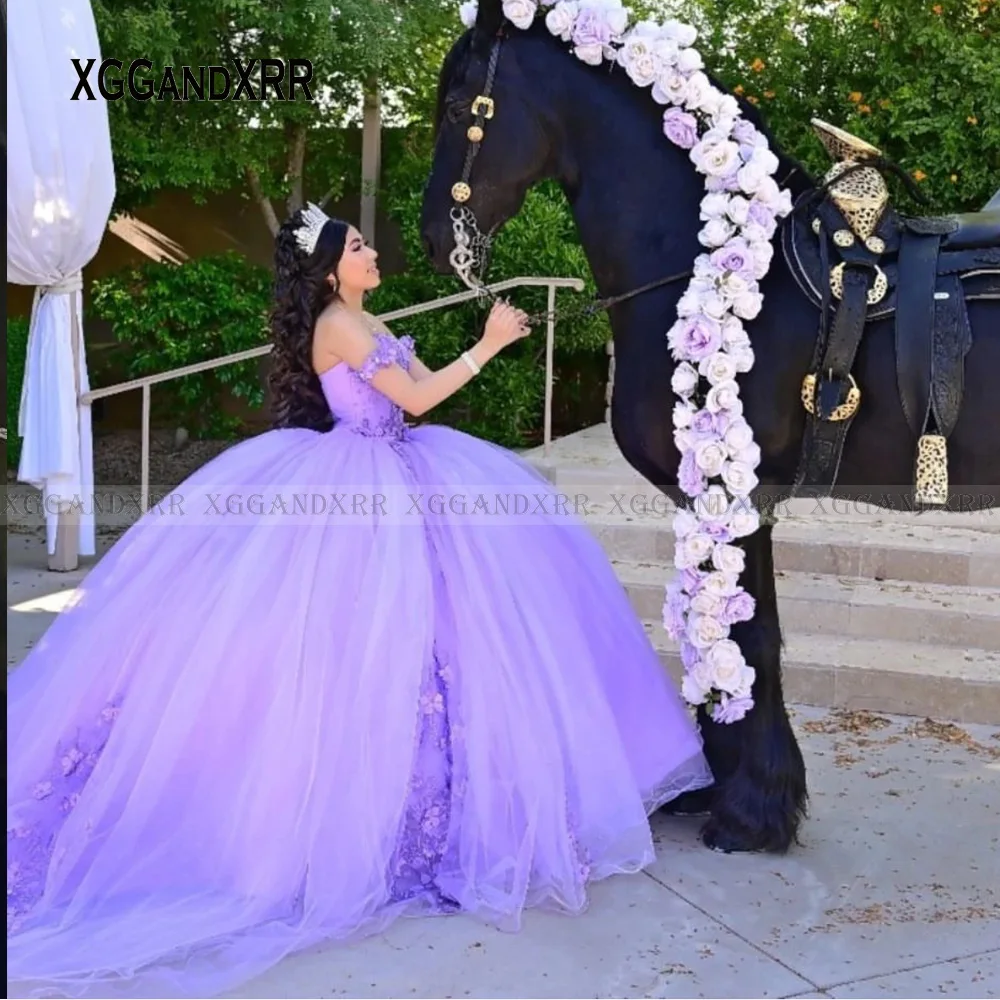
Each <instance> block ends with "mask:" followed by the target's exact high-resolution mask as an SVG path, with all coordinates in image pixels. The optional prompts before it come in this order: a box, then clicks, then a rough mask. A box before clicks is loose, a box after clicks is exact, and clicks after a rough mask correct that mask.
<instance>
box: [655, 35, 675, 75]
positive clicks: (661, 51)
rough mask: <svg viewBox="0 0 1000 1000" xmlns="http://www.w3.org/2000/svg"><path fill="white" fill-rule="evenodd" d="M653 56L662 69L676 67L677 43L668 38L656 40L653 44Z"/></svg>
mask: <svg viewBox="0 0 1000 1000" xmlns="http://www.w3.org/2000/svg"><path fill="white" fill-rule="evenodd" d="M653 55H654V56H656V61H657V63H658V64H659V66H660V67H661V70H662V69H665V68H667V67H669V66H676V65H677V43H676V42H673V41H671V40H670V39H669V38H662V37H661V38H657V39H656V41H655V42H653Z"/></svg>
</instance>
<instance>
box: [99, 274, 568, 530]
mask: <svg viewBox="0 0 1000 1000" xmlns="http://www.w3.org/2000/svg"><path fill="white" fill-rule="evenodd" d="M531 287H534V288H548V292H549V294H548V308H547V312H548V319H547V321H546V329H545V429H544V437H543V452H544V454H545V456H546V457H548V454H549V448H550V447H551V444H552V385H553V375H554V352H555V316H554V313H555V304H556V289H557V288H569V289H572V290H573V291H575V292H582V291H583V289H584V287H585V285H584V282H583V281H582V280H581V279H580V278H536V277H521V278H508V279H507V280H506V281H498V282H496V283H495V284H493V285H489V286H488V288H489V289H490V291H492V292H505V291H508V290H509V289H511V288H531ZM480 295H481V293H480V292H478V291H476V290H475V289H469V290H468V291H464V292H456V293H455V294H454V295H446V296H444V297H443V298H440V299H432V300H431V301H429V302H420V303H418V304H417V305H415V306H405V307H404V308H402V309H393V310H391V311H390V312H385V313H380V314H379V316H378V319H380V320H382V322H384V323H389V322H391V321H393V320H397V319H406V318H408V317H410V316H417V315H419V314H420V313H425V312H431V311H433V310H436V309H444V308H445V307H447V306H453V305H459V304H460V303H462V302H469V301H471V300H473V299H476V298H478V297H479V296H480ZM273 346H274V345H273V344H263V345H261V346H260V347H252V348H250V349H248V350H246V351H238V352H236V353H235V354H227V355H226V356H225V357H222V358H215V359H213V360H212V361H199V362H198V363H197V364H193V365H185V366H184V367H182V368H174V369H172V370H171V371H166V372H158V373H157V374H155V375H143V376H142V377H141V378H135V379H130V380H129V381H128V382H119V383H117V384H116V385H109V386H105V387H103V388H101V389H92V390H90V392H85V393H83V394H82V395H81V396H80V403H81V404H83V405H89V404H91V403H93V402H94V401H95V400H97V399H106V398H107V397H108V396H117V395H120V394H121V393H123V392H130V391H131V390H133V389H141V390H142V483H141V491H142V492H141V499H140V503H141V509H142V510H144V511H145V510H146V509H147V507H148V505H149V424H150V413H151V409H152V407H151V399H152V387H153V386H154V385H156V384H157V383H159V382H170V381H172V380H173V379H178V378H183V377H184V376H186V375H196V374H198V373H199V372H206V371H211V370H212V369H213V368H221V367H223V366H224V365H233V364H237V363H238V362H240V361H247V360H249V359H251V358H259V357H263V356H264V355H266V354H269V353H270V352H271V350H272V349H273Z"/></svg>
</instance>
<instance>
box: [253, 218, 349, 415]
mask: <svg viewBox="0 0 1000 1000" xmlns="http://www.w3.org/2000/svg"><path fill="white" fill-rule="evenodd" d="M301 223H302V211H301V210H299V211H297V212H294V213H293V214H292V215H290V216H289V217H288V218H287V219H286V220H285V221H284V223H282V226H281V228H280V229H279V230H278V235H277V237H276V238H275V248H274V272H275V281H274V307H273V309H272V311H271V338H272V341H273V347H272V349H271V371H270V373H269V375H268V387H269V388H270V390H271V413H272V423H273V425H274V426H275V427H307V428H310V429H311V430H318V431H326V430H329V429H330V428H331V427H332V426H333V423H334V420H333V414H332V413H330V407H329V406H328V405H327V402H326V398H325V397H324V396H323V388H322V386H321V385H320V381H319V376H318V375H317V374H316V372H315V370H314V369H313V363H312V340H313V328H314V327H315V325H316V317H317V316H319V314H320V312H321V311H322V310H323V308H324V307H325V306H326V305H328V304H329V303H330V302H331V301H332V300H333V299H334V298H335V297H336V294H337V293H336V289H335V288H332V287H331V286H330V283H329V282H328V281H327V277H328V276H329V275H330V274H331V273H333V272H335V271H336V268H337V265H338V264H339V263H340V258H341V257H342V256H343V253H344V245H345V244H346V242H347V233H348V230H349V228H350V227H349V225H348V223H346V222H342V221H341V220H340V219H330V220H329V221H328V222H327V223H326V224H325V225H324V226H323V228H322V230H321V231H320V234H319V239H318V240H317V241H316V248H315V249H314V250H313V252H312V253H311V254H310V255H309V256H308V257H307V256H306V255H305V253H304V251H303V250H302V248H301V247H300V246H299V245H298V243H297V242H296V240H295V230H296V229H297V228H298V227H299V225H301Z"/></svg>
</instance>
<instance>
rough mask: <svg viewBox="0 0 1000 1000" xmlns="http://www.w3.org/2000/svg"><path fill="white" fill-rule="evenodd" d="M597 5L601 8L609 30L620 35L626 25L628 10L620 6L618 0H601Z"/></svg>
mask: <svg viewBox="0 0 1000 1000" xmlns="http://www.w3.org/2000/svg"><path fill="white" fill-rule="evenodd" d="M591 3H593V0H591ZM598 6H599V7H601V8H603V10H604V17H605V19H606V20H607V22H608V25H609V26H610V28H611V31H612V32H613V33H614V34H615V35H619V36H620V35H621V33H622V32H623V31H624V30H625V29H626V28H627V27H628V11H627V10H626V9H625V8H624V7H623V6H622V4H621V2H620V0H602V2H601V3H600V4H599V5H598Z"/></svg>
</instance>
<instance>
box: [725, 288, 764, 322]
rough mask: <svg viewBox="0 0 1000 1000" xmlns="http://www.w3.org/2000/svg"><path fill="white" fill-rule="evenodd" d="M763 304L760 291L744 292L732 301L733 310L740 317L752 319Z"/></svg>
mask: <svg viewBox="0 0 1000 1000" xmlns="http://www.w3.org/2000/svg"><path fill="white" fill-rule="evenodd" d="M763 304H764V296H763V295H761V294H760V292H744V293H743V294H742V295H741V296H740V297H739V298H738V299H736V300H735V301H734V302H733V312H734V313H736V315H737V316H739V317H740V319H753V318H754V317H755V316H757V315H758V313H759V312H760V309H761V306H762V305H763Z"/></svg>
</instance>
